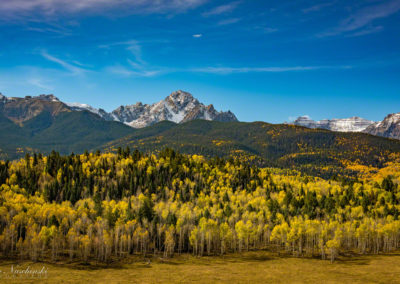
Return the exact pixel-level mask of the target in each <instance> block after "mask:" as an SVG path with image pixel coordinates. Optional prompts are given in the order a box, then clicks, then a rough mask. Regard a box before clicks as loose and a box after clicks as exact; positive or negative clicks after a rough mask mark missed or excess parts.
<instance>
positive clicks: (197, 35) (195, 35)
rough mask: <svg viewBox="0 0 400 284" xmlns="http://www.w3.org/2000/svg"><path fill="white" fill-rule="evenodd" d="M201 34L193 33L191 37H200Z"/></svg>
mask: <svg viewBox="0 0 400 284" xmlns="http://www.w3.org/2000/svg"><path fill="white" fill-rule="evenodd" d="M202 36H203V35H202V34H194V35H192V37H194V38H200V37H202Z"/></svg>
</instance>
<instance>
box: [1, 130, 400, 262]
mask: <svg viewBox="0 0 400 284" xmlns="http://www.w3.org/2000/svg"><path fill="white" fill-rule="evenodd" d="M295 129H296V128H295ZM392 158H393V160H396V159H397V161H395V162H390V163H388V164H386V165H384V166H385V167H384V168H382V169H380V170H378V171H369V172H367V171H366V172H365V173H364V175H362V176H361V175H360V176H359V179H358V181H357V182H354V181H346V180H342V181H334V180H324V179H321V178H317V177H309V176H306V175H303V174H300V173H299V172H297V171H291V170H279V169H273V168H260V167H257V166H255V165H253V166H251V165H249V164H248V163H247V162H243V161H241V160H240V159H238V158H230V159H221V158H212V159H206V158H204V157H203V156H199V155H181V154H178V153H176V152H174V151H173V150H169V149H165V150H163V151H161V152H160V153H159V155H157V156H155V155H146V154H143V153H140V152H138V151H133V152H131V151H130V150H129V149H125V150H121V149H119V150H118V151H117V153H116V154H112V153H107V154H100V153H99V152H97V153H85V154H82V155H69V156H60V155H59V154H58V153H55V152H53V153H52V154H51V155H49V156H42V155H36V154H35V155H34V156H29V155H27V156H26V157H25V159H21V160H19V161H14V162H0V184H1V187H0V218H1V219H0V244H1V246H0V251H1V253H2V254H3V255H4V256H6V257H9V258H18V259H31V260H34V261H37V260H52V261H57V260H60V259H65V258H70V259H71V260H80V261H84V262H86V261H90V260H96V261H101V262H109V261H111V260H118V259H122V258H125V257H128V256H129V255H131V254H143V255H148V254H158V255H162V256H164V257H170V256H172V255H174V254H176V253H178V254H180V253H192V254H195V255H200V256H201V255H217V254H218V255H219V254H225V253H227V252H242V251H247V250H257V249H268V250H272V251H278V252H281V253H286V254H293V255H295V256H319V257H321V258H322V259H324V258H327V257H329V258H331V260H334V259H335V258H336V257H337V255H338V254H340V253H344V252H348V251H352V252H358V253H379V252H388V251H391V250H394V249H397V248H398V247H399V240H400V238H399V237H400V233H399V232H400V221H399V219H398V218H399V210H400V188H399V186H398V183H399V178H400V171H399V169H400V164H399V161H398V159H399V156H398V155H397V156H394V157H392Z"/></svg>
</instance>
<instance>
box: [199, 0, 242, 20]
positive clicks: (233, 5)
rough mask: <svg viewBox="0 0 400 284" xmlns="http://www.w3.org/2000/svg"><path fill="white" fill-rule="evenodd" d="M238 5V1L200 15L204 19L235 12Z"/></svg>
mask: <svg viewBox="0 0 400 284" xmlns="http://www.w3.org/2000/svg"><path fill="white" fill-rule="evenodd" d="M239 4H240V1H234V2H231V3H229V4H225V5H221V6H217V7H215V8H213V9H211V10H209V11H207V12H205V13H203V14H202V15H203V16H204V17H210V16H215V15H220V14H225V13H230V12H232V11H233V10H235V9H236V8H237V6H239Z"/></svg>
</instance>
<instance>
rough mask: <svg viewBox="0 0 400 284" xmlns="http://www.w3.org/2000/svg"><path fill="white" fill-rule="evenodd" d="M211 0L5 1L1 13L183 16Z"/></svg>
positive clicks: (0, 6)
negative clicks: (120, 12)
mask: <svg viewBox="0 0 400 284" xmlns="http://www.w3.org/2000/svg"><path fill="white" fill-rule="evenodd" d="M207 1H208V0H157V1H153V0H118V1H110V0H2V1H0V12H1V13H6V14H5V15H8V16H9V17H11V16H13V15H14V16H17V15H26V14H28V13H30V12H40V13H42V14H45V15H54V14H64V13H77V12H107V11H109V10H112V9H119V8H123V9H124V12H126V13H132V14H143V13H147V14H150V13H180V12H184V11H186V10H189V9H194V8H196V7H198V6H200V5H202V4H204V3H205V2H207Z"/></svg>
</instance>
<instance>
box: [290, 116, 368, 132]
mask: <svg viewBox="0 0 400 284" xmlns="http://www.w3.org/2000/svg"><path fill="white" fill-rule="evenodd" d="M373 123H374V122H373V121H370V120H367V119H364V118H360V117H356V116H355V117H351V118H344V119H324V120H320V121H314V120H312V119H310V118H309V117H308V116H300V117H299V118H297V119H296V120H295V121H293V122H292V124H295V125H300V126H305V127H308V128H322V129H327V130H331V131H339V132H361V131H363V130H365V129H366V128H367V127H368V126H370V125H372V124H373Z"/></svg>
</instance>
